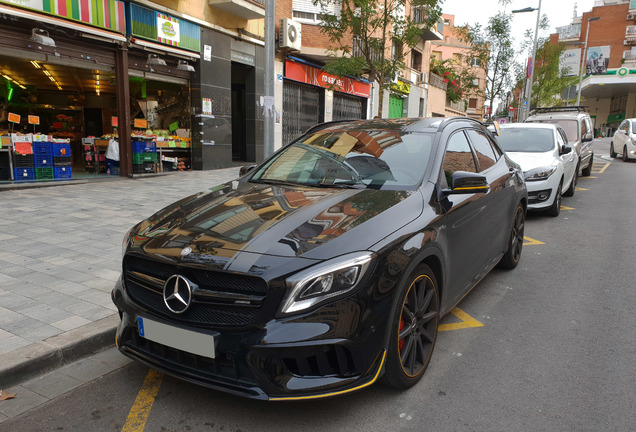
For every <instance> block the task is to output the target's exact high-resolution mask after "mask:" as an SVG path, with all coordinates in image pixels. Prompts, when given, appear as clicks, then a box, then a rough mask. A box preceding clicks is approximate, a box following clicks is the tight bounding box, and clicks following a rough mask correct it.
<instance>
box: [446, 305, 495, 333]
mask: <svg viewBox="0 0 636 432" xmlns="http://www.w3.org/2000/svg"><path fill="white" fill-rule="evenodd" d="M450 313H452V314H453V315H455V316H456V317H457V318H459V319H460V320H462V322H458V323H450V324H440V325H439V327H437V331H441V332H442V331H448V330H461V329H466V328H470V327H483V326H484V325H483V324H482V323H480V322H479V321H477V320H476V319H475V318H473V317H471V316H470V315H468V314H467V313H466V312H464V311H463V310H461V309H459V308H453V309H452V310H451V311H450Z"/></svg>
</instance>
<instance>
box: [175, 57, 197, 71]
mask: <svg viewBox="0 0 636 432" xmlns="http://www.w3.org/2000/svg"><path fill="white" fill-rule="evenodd" d="M177 69H179V70H184V71H188V72H194V66H192V65H190V64H188V62H187V61H185V60H179V64H178V65H177Z"/></svg>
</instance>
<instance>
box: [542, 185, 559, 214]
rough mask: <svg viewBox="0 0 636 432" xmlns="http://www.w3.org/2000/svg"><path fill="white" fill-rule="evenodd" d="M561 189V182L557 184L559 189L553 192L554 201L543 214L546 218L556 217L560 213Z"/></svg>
mask: <svg viewBox="0 0 636 432" xmlns="http://www.w3.org/2000/svg"><path fill="white" fill-rule="evenodd" d="M562 187H563V180H561V183H559V187H558V188H557V190H556V191H555V196H554V201H553V202H552V205H551V206H550V207H549V208H548V209H547V210H546V211H545V214H547V215H548V216H552V217H557V216H558V215H559V213H560V212H561V200H562V199H563V198H562V192H561V189H562Z"/></svg>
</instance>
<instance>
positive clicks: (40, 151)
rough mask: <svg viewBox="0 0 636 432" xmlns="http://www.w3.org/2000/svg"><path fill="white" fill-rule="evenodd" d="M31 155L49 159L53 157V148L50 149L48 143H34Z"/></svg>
mask: <svg viewBox="0 0 636 432" xmlns="http://www.w3.org/2000/svg"><path fill="white" fill-rule="evenodd" d="M33 154H34V155H36V156H38V155H41V156H48V157H51V156H52V155H53V148H52V147H51V143H50V142H34V143H33Z"/></svg>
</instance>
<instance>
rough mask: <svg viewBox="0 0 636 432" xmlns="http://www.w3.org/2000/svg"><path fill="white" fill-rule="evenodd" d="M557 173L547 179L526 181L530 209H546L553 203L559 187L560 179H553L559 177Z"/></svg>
mask: <svg viewBox="0 0 636 432" xmlns="http://www.w3.org/2000/svg"><path fill="white" fill-rule="evenodd" d="M555 174H556V173H555ZM555 174H552V175H551V176H550V177H549V178H548V179H546V180H540V181H531V182H526V188H527V189H528V210H544V209H546V208H548V207H550V206H551V205H552V203H553V202H554V198H555V197H556V190H557V188H558V187H559V183H558V181H555V180H553V179H552V178H553V177H555V178H556V177H557V176H556V175H555Z"/></svg>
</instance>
